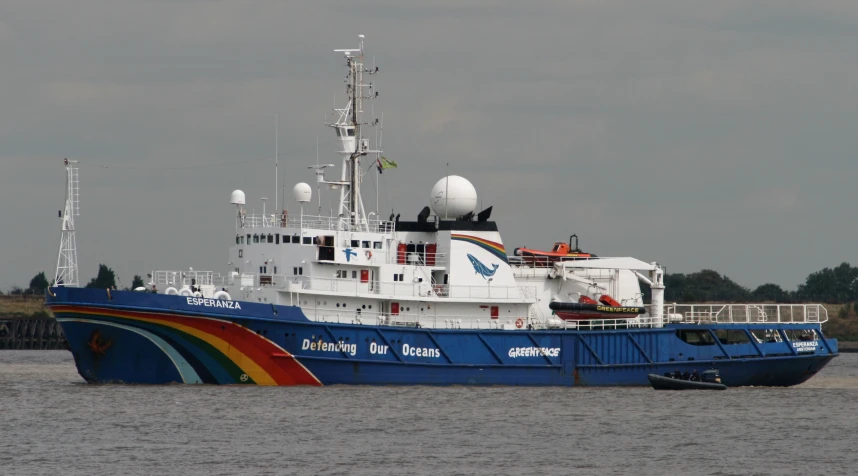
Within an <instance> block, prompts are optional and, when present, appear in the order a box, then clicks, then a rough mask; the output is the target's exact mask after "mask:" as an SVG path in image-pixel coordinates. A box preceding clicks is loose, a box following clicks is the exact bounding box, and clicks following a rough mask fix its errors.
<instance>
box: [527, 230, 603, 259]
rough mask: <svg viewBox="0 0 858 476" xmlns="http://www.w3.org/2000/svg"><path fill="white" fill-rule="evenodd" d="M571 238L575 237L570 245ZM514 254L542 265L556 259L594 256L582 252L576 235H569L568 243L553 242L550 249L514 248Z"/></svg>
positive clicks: (593, 256)
mask: <svg viewBox="0 0 858 476" xmlns="http://www.w3.org/2000/svg"><path fill="white" fill-rule="evenodd" d="M572 238H574V239H575V246H572ZM514 254H515V255H516V256H521V257H522V258H523V259H524V261H525V262H526V263H531V264H543V265H551V264H553V263H554V262H556V261H564V260H574V259H587V258H595V257H596V255H594V254H591V253H584V252H583V251H581V249H579V248H578V235H572V236H570V237H569V243H564V242H562V241H558V242H556V243H554V247H552V248H551V251H543V250H532V249H530V248H516V249H515V251H514Z"/></svg>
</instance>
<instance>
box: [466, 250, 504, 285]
mask: <svg viewBox="0 0 858 476" xmlns="http://www.w3.org/2000/svg"><path fill="white" fill-rule="evenodd" d="M468 259H469V260H470V261H471V265H473V266H474V271H475V272H476V273H477V274H479V275H480V276H482V277H483V279H486V278H488V277H491V276H494V275H495V273H496V272H497V270H498V268H499V267H500V265H498V264H497V263H495V264H493V265H492V269H489V267H488V266H486V265H484V264H483V263H482V262H480V260H478V259H477V258H475V257H474V255H472V254H468Z"/></svg>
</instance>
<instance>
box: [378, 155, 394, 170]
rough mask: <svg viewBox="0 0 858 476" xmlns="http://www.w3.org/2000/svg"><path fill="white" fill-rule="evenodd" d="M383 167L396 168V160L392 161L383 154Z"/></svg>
mask: <svg viewBox="0 0 858 476" xmlns="http://www.w3.org/2000/svg"><path fill="white" fill-rule="evenodd" d="M381 168H383V169H395V168H396V162H394V161H392V160H390V159H388V158H387V157H385V156H383V155H382V156H381Z"/></svg>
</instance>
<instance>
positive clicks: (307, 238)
mask: <svg viewBox="0 0 858 476" xmlns="http://www.w3.org/2000/svg"><path fill="white" fill-rule="evenodd" d="M304 244H305V245H312V244H313V238H312V237H310V236H305V237H304Z"/></svg>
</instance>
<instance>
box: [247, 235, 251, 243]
mask: <svg viewBox="0 0 858 476" xmlns="http://www.w3.org/2000/svg"><path fill="white" fill-rule="evenodd" d="M247 244H248V245H249V244H250V235H247Z"/></svg>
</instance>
